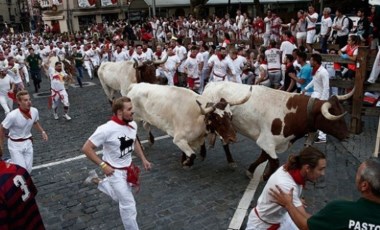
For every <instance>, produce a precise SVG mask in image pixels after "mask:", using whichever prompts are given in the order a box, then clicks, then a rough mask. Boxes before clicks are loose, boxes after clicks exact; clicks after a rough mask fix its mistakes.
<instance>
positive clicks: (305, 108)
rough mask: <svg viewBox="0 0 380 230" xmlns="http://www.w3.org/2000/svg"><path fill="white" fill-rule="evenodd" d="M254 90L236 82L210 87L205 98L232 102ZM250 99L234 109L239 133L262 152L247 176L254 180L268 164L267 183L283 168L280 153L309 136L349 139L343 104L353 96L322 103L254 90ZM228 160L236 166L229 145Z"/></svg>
mask: <svg viewBox="0 0 380 230" xmlns="http://www.w3.org/2000/svg"><path fill="white" fill-rule="evenodd" d="M249 87H250V86H248V85H242V84H237V83H232V82H218V83H209V84H208V85H207V86H206V89H205V91H204V92H203V94H202V95H204V96H206V97H207V98H210V99H211V100H213V101H216V100H218V99H220V98H225V99H226V100H227V101H232V100H234V98H237V97H239V95H240V92H245V91H247V90H248V88H249ZM252 87H253V89H252V94H251V96H250V99H249V100H248V101H247V102H246V103H244V104H242V105H239V106H235V107H233V108H231V110H232V114H233V120H232V124H233V126H234V128H235V129H236V131H237V132H239V133H241V134H243V135H244V136H246V137H248V138H250V139H252V140H255V141H256V143H257V145H258V146H259V147H260V148H261V149H262V153H261V155H260V157H259V158H258V159H257V160H256V161H255V162H254V163H252V164H251V165H250V166H249V169H248V171H247V176H249V177H252V175H253V173H254V171H255V169H256V167H257V166H258V165H260V164H261V163H263V162H265V161H266V160H268V161H269V170H268V171H267V172H266V173H264V175H263V179H264V180H267V179H268V178H269V176H270V175H271V174H272V173H273V172H274V171H275V170H276V169H277V168H278V167H279V160H278V157H277V153H282V152H284V151H286V150H287V149H288V148H289V147H290V144H292V143H294V142H295V141H296V140H298V139H300V138H302V137H304V136H305V135H306V134H308V133H311V132H315V131H317V130H321V131H323V132H325V133H327V134H330V135H332V136H334V137H336V138H338V139H339V140H343V139H345V138H348V137H349V130H348V128H347V124H346V122H345V120H344V119H343V116H344V115H345V111H344V109H343V107H342V106H341V104H340V103H339V101H340V100H346V99H348V98H349V97H351V96H352V94H353V91H354V90H352V91H351V92H350V93H349V94H347V95H342V96H332V97H330V98H329V100H326V101H324V100H319V99H315V98H311V97H309V96H306V95H301V94H296V93H288V92H284V91H279V90H274V89H271V88H268V87H265V86H252ZM224 149H225V151H226V156H227V160H228V161H229V163H230V164H231V161H232V162H233V159H232V156H231V153H230V151H229V147H228V145H224Z"/></svg>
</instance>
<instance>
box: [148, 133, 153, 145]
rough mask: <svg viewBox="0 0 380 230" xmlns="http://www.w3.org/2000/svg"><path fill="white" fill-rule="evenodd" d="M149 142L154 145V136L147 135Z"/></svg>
mask: <svg viewBox="0 0 380 230" xmlns="http://www.w3.org/2000/svg"><path fill="white" fill-rule="evenodd" d="M149 142H150V144H151V145H153V144H154V136H153V135H152V134H151V133H149Z"/></svg>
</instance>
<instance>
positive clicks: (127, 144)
mask: <svg viewBox="0 0 380 230" xmlns="http://www.w3.org/2000/svg"><path fill="white" fill-rule="evenodd" d="M118 139H119V141H120V157H119V158H123V157H124V156H125V155H127V154H130V153H131V152H132V145H133V139H130V138H128V139H126V136H125V135H124V137H119V138H118Z"/></svg>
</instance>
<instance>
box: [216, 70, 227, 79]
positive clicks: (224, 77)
mask: <svg viewBox="0 0 380 230" xmlns="http://www.w3.org/2000/svg"><path fill="white" fill-rule="evenodd" d="M212 74H213V75H215V76H217V77H219V78H223V80H224V79H225V78H226V76H227V75H224V76H219V75H217V74H216V73H215V72H214V71H212Z"/></svg>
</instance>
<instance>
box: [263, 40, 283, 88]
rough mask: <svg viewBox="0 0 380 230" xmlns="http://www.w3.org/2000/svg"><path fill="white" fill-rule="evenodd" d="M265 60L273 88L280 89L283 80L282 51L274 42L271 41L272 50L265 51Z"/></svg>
mask: <svg viewBox="0 0 380 230" xmlns="http://www.w3.org/2000/svg"><path fill="white" fill-rule="evenodd" d="M265 59H266V60H267V63H268V76H269V80H270V82H271V87H273V88H275V89H278V88H279V87H280V82H281V80H282V73H281V51H280V50H279V49H277V48H276V42H275V41H274V40H271V42H270V48H269V49H267V50H266V51H265Z"/></svg>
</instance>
